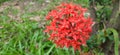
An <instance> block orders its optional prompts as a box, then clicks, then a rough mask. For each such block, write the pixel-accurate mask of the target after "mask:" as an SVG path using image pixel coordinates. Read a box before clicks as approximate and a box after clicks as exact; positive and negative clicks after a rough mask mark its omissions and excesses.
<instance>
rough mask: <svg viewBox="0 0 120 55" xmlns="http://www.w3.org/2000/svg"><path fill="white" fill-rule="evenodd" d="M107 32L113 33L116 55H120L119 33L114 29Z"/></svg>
mask: <svg viewBox="0 0 120 55" xmlns="http://www.w3.org/2000/svg"><path fill="white" fill-rule="evenodd" d="M107 30H108V31H112V32H113V36H114V41H115V45H114V51H115V55H119V52H118V48H119V37H118V32H117V31H116V30H115V29H113V28H108V29H107Z"/></svg>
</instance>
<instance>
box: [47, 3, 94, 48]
mask: <svg viewBox="0 0 120 55" xmlns="http://www.w3.org/2000/svg"><path fill="white" fill-rule="evenodd" d="M85 12H86V9H85V8H82V7H81V6H78V5H75V4H72V3H69V4H66V3H63V4H61V5H59V6H57V7H56V8H55V9H54V10H51V12H49V13H48V15H47V16H46V19H47V20H50V21H51V23H50V25H49V26H46V30H45V32H47V33H49V34H50V38H49V40H52V41H53V42H54V43H56V45H57V46H59V47H64V46H66V47H68V48H69V47H71V46H72V47H73V48H74V49H75V50H79V49H80V46H81V45H86V41H87V40H88V39H89V35H90V33H91V32H92V24H93V21H92V19H91V18H90V17H84V13H85Z"/></svg>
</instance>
